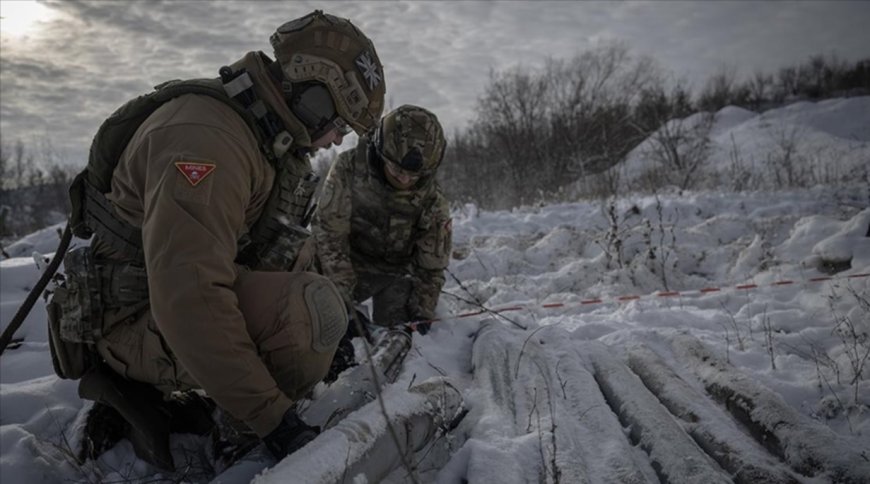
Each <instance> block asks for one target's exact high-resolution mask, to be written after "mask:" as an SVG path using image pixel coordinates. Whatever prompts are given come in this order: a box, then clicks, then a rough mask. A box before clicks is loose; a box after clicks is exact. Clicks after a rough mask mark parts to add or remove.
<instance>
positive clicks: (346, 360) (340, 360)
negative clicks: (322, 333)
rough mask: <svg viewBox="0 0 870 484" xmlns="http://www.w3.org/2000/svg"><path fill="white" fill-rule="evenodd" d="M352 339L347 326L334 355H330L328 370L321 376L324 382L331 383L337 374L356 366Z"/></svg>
mask: <svg viewBox="0 0 870 484" xmlns="http://www.w3.org/2000/svg"><path fill="white" fill-rule="evenodd" d="M352 323H353V321H351V324H352ZM352 339H353V335H352V334H351V331H350V328H348V329H347V332H346V333H345V334H344V336H343V337H342V338H341V341H339V342H338V348H336V350H335V356H333V357H332V364H331V365H329V371H328V372H327V373H326V377H324V378H323V381H324V382H326V383H332V382H334V381H335V380H336V379H337V378H338V375H340V374H341V372H343V371H344V370H347V369H348V368H350V367H352V366H356V357H355V355H354V349H353V343H352V342H351V340H352Z"/></svg>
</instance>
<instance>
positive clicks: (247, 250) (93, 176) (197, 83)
mask: <svg viewBox="0 0 870 484" xmlns="http://www.w3.org/2000/svg"><path fill="white" fill-rule="evenodd" d="M225 69H226V68H225ZM221 76H222V79H195V80H188V81H169V82H167V83H164V84H161V85H159V86H157V87H155V90H154V91H153V92H151V93H149V94H146V95H143V96H140V97H138V98H136V99H133V100H131V101H129V102H127V103H126V104H124V105H123V106H121V108H119V109H118V110H117V111H115V113H113V114H112V115H111V116H110V117H109V118H108V119H107V120H106V121H105V122H103V124H102V125H101V126H100V128H99V130H98V131H97V134H96V136H95V138H94V141H93V143H92V145H91V151H90V156H89V158H88V165H87V167H86V168H85V169H84V170H83V171H82V172H81V173H79V174H78V175H77V176H76V178H75V179H74V180H73V183H72V185H71V187H70V199H71V204H72V213H71V215H70V221H69V224H70V228H71V230H72V232H73V234H74V235H75V236H77V237H79V238H83V239H88V238H90V237H91V236H92V235H95V234H96V236H97V237H99V239H100V242H101V243H104V244H105V245H106V246H108V247H109V248H111V249H112V250H114V251H115V252H116V253H117V254H119V255H120V257H121V259H123V260H120V261H116V260H99V261H98V260H95V258H94V255H93V254H92V253H91V251H90V248H89V247H81V248H78V249H74V250H72V251H70V252H69V253H68V254H67V256H66V257H65V259H64V262H65V277H64V281H63V284H62V285H60V286H59V287H58V288H57V289H56V290H55V297H54V298H53V302H55V303H57V304H56V306H57V312H58V313H59V314H58V315H57V316H58V319H59V327H58V328H57V329H58V332H59V337H60V339H61V340H64V341H68V342H75V343H85V344H90V343H94V342H96V341H97V340H99V338H100V337H101V335H102V329H103V328H102V314H103V311H104V310H106V309H119V308H124V309H129V312H131V313H133V312H135V311H140V310H141V309H144V308H145V307H147V306H148V281H147V274H146V273H145V264H144V253H143V250H142V233H141V230H140V229H139V228H137V227H135V226H133V225H131V224H130V223H128V222H126V221H125V220H123V219H122V218H120V217H119V216H118V215H117V214H116V213H115V210H114V207H113V206H112V204H111V203H110V202H109V200H108V199H107V198H106V193H108V192H109V191H110V190H111V180H112V175H113V172H114V170H115V168H116V167H117V164H118V161H119V160H120V158H121V154H122V152H123V151H124V149H125V147H126V146H127V144H128V143H129V142H130V140H131V139H132V137H133V135H134V133H135V132H136V130H137V129H138V128H139V126H140V125H141V124H142V123H143V122H144V121H145V119H146V118H148V116H150V115H151V114H152V113H154V111H156V110H157V108H159V107H160V106H161V105H163V104H164V103H166V102H168V101H169V100H171V99H174V98H176V97H178V96H182V95H185V94H200V95H206V96H210V97H212V98H215V99H218V100H220V101H221V102H223V103H225V104H226V105H228V106H230V107H231V108H232V109H233V110H234V111H235V112H236V113H238V114H239V116H241V117H242V119H244V120H245V122H246V124H247V125H248V126H249V127H250V129H251V131H252V132H253V133H254V135H255V136H256V139H257V141H258V143H259V145H260V151H261V152H262V153H263V155H264V156H265V157H266V158H267V159H268V160H269V162H270V164H272V165H273V167H274V169H275V181H274V184H273V186H272V190H271V192H270V194H269V198H268V200H267V201H266V204H265V206H264V208H263V212H262V214H261V215H260V217H259V218H258V219H257V221H256V222H255V223H254V224H253V226H252V227H251V229H250V231H249V232H248V233H247V234H245V235H243V236H242V238H241V239H240V240H239V243H238V247H239V249H238V253H237V255H236V262H237V263H239V264H242V265H245V266H247V267H249V268H251V269H253V270H262V271H286V270H290V268H291V267H292V266H293V264H294V262H295V260H296V256H297V255H298V254H299V251H300V250H301V249H302V247H303V245H304V244H305V242H306V241H307V240H308V239H309V237H310V232H309V231H308V229H306V228H305V227H306V226H307V225H308V222H309V220H310V217H311V213H312V212H313V208H314V207H313V204H312V198H313V195H314V191H315V188H316V186H317V182H318V180H319V177H317V176H316V175H315V174H314V173H313V172H312V171H311V165H310V162H309V161H308V158H307V155H306V156H302V157H297V156H293V155H292V154H291V153H290V152H289V150H288V149H287V148H288V147H289V146H290V144H291V142H292V138H289V134H288V133H287V132H286V131H283V129H280V128H281V125H280V123H279V122H278V121H277V116H276V115H275V114H274V113H272V112H271V111H269V110H267V109H266V107H265V104H264V103H263V102H262V101H261V100H258V99H257V98H256V97H255V96H254V95H253V90H252V89H251V87H252V86H253V84H252V83H251V81H250V77H249V76H248V75H247V74H246V73H245V72H244V71H243V70H242V71H240V72H239V73H236V75H235V77H233V75H232V73H229V74H228V73H227V72H225V71H224V70H223V69H222V72H221ZM231 96H232V97H231ZM240 98H241V101H240V100H239V99H240ZM288 138H289V139H288ZM280 147H283V149H280Z"/></svg>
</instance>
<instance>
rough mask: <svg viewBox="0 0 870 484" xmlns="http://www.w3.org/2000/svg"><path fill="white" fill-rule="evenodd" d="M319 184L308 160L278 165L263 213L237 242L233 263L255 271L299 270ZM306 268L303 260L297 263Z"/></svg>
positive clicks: (291, 159) (293, 160)
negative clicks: (236, 251)
mask: <svg viewBox="0 0 870 484" xmlns="http://www.w3.org/2000/svg"><path fill="white" fill-rule="evenodd" d="M319 181H320V177H318V176H317V175H316V174H314V172H312V171H309V164H308V162H307V160H299V159H297V158H290V159H288V160H286V162H284V163H281V164H279V165H278V168H277V170H276V173H275V184H274V185H273V186H272V191H271V192H270V193H269V199H268V200H267V201H266V206H265V207H264V208H263V213H262V214H261V215H260V218H259V219H257V222H256V223H254V226H253V227H251V231H250V232H249V233H248V234H245V235H244V236H242V239H241V240H240V241H239V247H240V249H239V254H238V256H237V257H236V263H238V264H241V265H244V266H247V267H250V268H251V269H253V270H257V271H289V270H291V269H292V268H294V266H295V267H298V266H299V265H298V264H297V261H298V260H299V259H300V256H304V254H303V251H304V249H305V246H306V244H308V243H310V240H311V231H310V230H308V228H307V227H308V223H309V222H310V221H311V216H312V214H313V213H314V208H315V205H316V204H315V203H313V199H314V191H315V190H316V188H317V183H318V182H319ZM299 262H300V263H302V265H305V261H299Z"/></svg>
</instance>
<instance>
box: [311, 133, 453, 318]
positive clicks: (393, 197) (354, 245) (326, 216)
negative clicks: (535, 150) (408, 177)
mask: <svg viewBox="0 0 870 484" xmlns="http://www.w3.org/2000/svg"><path fill="white" fill-rule="evenodd" d="M421 184H422V186H420V187H415V188H414V189H412V190H406V191H400V190H396V189H395V188H393V187H392V186H391V185H390V184H389V183H388V182H387V180H386V179H385V178H384V174H383V168H382V166H381V163H380V161H379V160H378V159H377V157H376V156H373V155H371V154H370V150H369V140H368V138H367V137H361V138H360V141H359V144H358V145H357V148H355V149H353V150H350V151H347V152H344V153H342V154H341V155H339V157H338V159H337V160H336V161H335V163H334V164H333V165H332V168H331V169H330V171H329V175H327V177H326V182H325V183H324V186H323V194H322V196H321V204H320V206H319V208H318V211H317V213H316V215H315V217H314V223H313V229H312V231H313V233H314V237H315V240H316V242H317V251H318V257H319V259H320V263H321V265H322V267H323V271H324V274H326V275H327V276H328V277H330V278H331V279H332V281H333V282H334V283H335V284H336V285H337V286H338V288H339V290H341V292H342V295H343V296H344V298H345V301H347V302H351V301H353V290H354V287H355V286H356V274H357V273H360V272H374V273H383V274H408V275H410V276H411V278H412V282H413V292H412V296H411V300H410V301H409V307H408V308H407V309H408V312H409V314H412V315H415V316H418V317H423V318H432V317H434V312H435V306H436V304H437V303H438V296H439V294H440V292H441V287H442V286H443V285H444V269H445V268H446V267H447V264H448V263H449V261H450V251H451V235H452V232H451V229H452V227H451V219H450V211H449V208H448V205H447V200H446V199H445V198H444V196H443V195H442V194H441V189H440V187H439V186H438V184H437V182H436V181H435V180H434V179H430V180H422V181H421Z"/></svg>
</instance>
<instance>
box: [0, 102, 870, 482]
mask: <svg viewBox="0 0 870 484" xmlns="http://www.w3.org/2000/svg"><path fill="white" fill-rule="evenodd" d="M861 102H866V101H861ZM820 104H821V106H822V107H824V106H828V105H826V104H824V103H820ZM847 104H849V105H851V104H850V103H846V104H843V105H838V104H837V103H836V102H831V103H830V105H829V106H828V107H827V108H826V109H818V112H817V113H816V114H817V115H818V117H815V116H810V115H808V114H806V113H807V112H808V111H806V110H802V111H801V113H803V114H801V115H800V116H798V114H797V113H795V112H794V111H795V108H792V110H791V111H790V110H788V109H787V108H784V109H783V111H782V113H780V114H781V115H782V116H785V115H786V114H788V116H792V117H793V118H794V119H802V120H803V121H801V122H803V123H805V124H806V125H813V124H814V125H815V126H817V127H818V130H817V131H818V132H821V133H826V134H827V135H830V136H836V137H837V138H838V139H843V138H842V136H846V134H844V133H850V132H854V130H851V131H850V129H851V128H849V126H850V122H851V119H852V118H850V117H854V118H855V119H856V120H857V121H856V123H857V124H858V125H859V126H858V128H861V125H860V123H866V121H867V120H866V116H865V115H864V113H866V112H867V111H866V110H865V111H862V110H860V109H851V108H849V109H847V106H846V105H847ZM844 106H846V107H844ZM816 108H819V106H816ZM814 109H815V108H814ZM789 113H790V114H789ZM831 113H840V115H842V116H844V117H845V118H841V117H839V115H834V114H831ZM725 114H727V116H723V119H725V118H727V119H728V120H729V123H730V124H729V125H728V126H727V127H726V125H725V124H723V125H722V126H721V130H722V133H720V134H719V136H721V135H722V134H724V133H726V132H728V131H730V132H732V133H733V132H735V131H734V130H735V129H738V128H740V126H746V123H752V122H758V121H757V119H756V118H757V117H758V116H755V115H752V114H751V113H747V112H741V111H737V110H729V111H727V112H726V113H725ZM774 114H775V113H774ZM766 115H771V114H769V113H766ZM771 116H772V115H771ZM862 116H864V117H862ZM863 126H866V124H865V125H863ZM862 129H863V128H862ZM743 136H745V137H746V138H745V139H744V140H743V142H744V143H745V146H755V145H753V144H752V142H753V139H754V138H752V137H751V130H749V129H745V132H744V134H743ZM759 136H761V134H759ZM865 139H866V138H865ZM758 146H761V143H759V144H758ZM748 150H749V149H748V148H747V152H748ZM753 153H755V155H756V156H758V157H761V156H762V154H761V152H753ZM835 161H836V160H834V161H831V163H834V162H835ZM868 230H870V187H867V186H866V185H860V184H858V185H851V186H837V187H817V188H814V189H808V190H801V191H792V192H786V191H781V192H772V191H765V192H750V193H740V194H734V193H716V192H703V193H702V192H696V193H685V194H683V196H676V195H668V196H660V197H651V196H643V197H625V198H621V199H619V200H615V201H612V202H577V203H565V204H560V205H552V206H546V207H539V208H524V209H516V210H512V211H500V212H485V211H480V210H478V209H477V208H476V207H474V206H472V205H468V206H465V207H462V208H461V209H458V210H457V211H455V212H454V252H453V259H452V261H451V264H450V267H449V271H450V273H449V274H448V276H447V280H448V282H447V285H446V287H445V288H444V294H443V295H442V297H441V302H440V303H439V314H440V316H441V317H442V318H443V319H442V320H441V321H438V322H436V323H435V324H434V325H433V329H432V332H431V333H429V334H427V335H425V336H420V335H416V334H415V335H414V339H413V348H412V350H411V352H410V355H409V358H408V360H407V361H406V365H405V367H404V369H403V371H402V373H401V374H400V375H399V379H398V381H397V382H396V383H394V384H392V385H390V386H389V387H388V388H387V389H386V390H385V393H384V395H385V396H386V397H385V398H386V401H385V402H384V404H385V407H386V409H387V412H388V413H391V412H393V413H395V412H401V411H403V409H404V408H405V407H406V406H407V405H408V404H409V402H410V401H412V400H413V398H411V397H409V396H408V393H407V389H408V388H409V387H411V386H413V385H414V384H416V383H419V382H421V381H424V380H426V379H427V378H429V377H433V376H446V377H448V378H450V379H451V381H452V382H453V384H454V385H455V386H456V387H457V388H459V389H460V390H461V392H462V396H463V398H464V401H465V404H466V406H467V407H468V410H469V413H468V415H467V416H466V417H465V419H464V420H463V421H462V422H461V423H460V425H459V427H458V428H456V429H455V430H453V431H451V432H450V433H449V434H447V435H445V436H443V437H442V438H441V439H440V442H439V446H440V447H439V448H438V450H432V451H429V452H425V451H423V452H418V453H417V454H415V455H413V456H411V457H412V460H413V462H414V463H415V465H416V467H415V469H414V470H413V473H414V477H413V478H412V477H411V476H409V471H408V470H407V469H403V468H399V469H397V470H396V471H394V472H393V473H392V474H391V475H390V476H389V477H387V478H386V479H385V482H394V483H399V482H414V481H416V482H443V483H455V482H462V481H467V482H529V481H533V482H539V481H544V482H556V481H560V482H656V481H657V480H659V479H660V478H661V477H662V475H663V474H662V473H665V474H666V475H669V476H671V480H672V481H674V479H675V478H674V477H673V476H683V480H682V481H680V480H677V481H676V482H688V481H689V480H691V481H692V482H695V479H700V478H703V479H705V480H709V481H711V482H719V481H721V482H727V481H728V480H730V479H731V478H735V477H738V478H740V477H741V476H743V478H746V476H750V477H749V478H752V477H751V476H756V479H758V477H757V476H773V477H769V479H780V480H781V482H795V481H796V482H807V483H821V482H828V481H829V480H830V479H831V476H833V475H839V474H835V473H836V472H846V471H842V469H844V468H845V469H850V468H851V469H853V470H852V472H857V473H859V477H863V476H864V475H863V474H861V473H864V472H865V467H862V466H865V465H866V464H865V463H864V459H866V457H865V458H862V457H861V453H862V452H863V453H864V454H863V455H864V456H870V363H867V360H866V357H864V358H865V359H864V360H862V359H861V358H862V355H866V354H868V352H870V277H867V276H865V275H866V274H870V237H868V236H867V234H868ZM57 240H58V236H57V230H56V227H50V228H48V229H46V230H44V231H42V232H39V233H36V234H33V235H31V236H29V237H27V238H26V239H24V240H22V241H21V243H20V244H19V245H13V246H9V247H8V248H7V251H14V254H13V255H14V257H13V258H11V259H6V260H3V261H0V325H3V326H5V325H6V324H8V321H9V320H10V319H11V317H12V315H13V313H14V312H15V310H16V309H17V307H18V305H19V304H20V303H21V301H22V300H23V299H24V297H25V296H26V293H27V291H28V290H29V288H30V287H32V284H33V283H34V281H35V280H36V279H37V278H38V275H39V270H38V268H37V267H36V264H37V262H38V263H39V264H40V267H44V259H43V258H42V257H40V256H38V255H37V256H36V257H34V255H33V252H34V251H35V252H37V254H48V255H50V253H51V252H52V250H53V247H55V246H56V244H57ZM783 281H790V283H787V284H786V283H783ZM714 289H715V290H714ZM701 290H705V291H701ZM665 291H667V292H666V293H665V295H666V296H667V297H663V296H660V294H661V293H663V292H665ZM625 296H632V297H630V298H624V297H625ZM634 296H637V297H634ZM621 298H622V299H621ZM481 307H485V308H488V309H490V310H493V311H496V312H498V311H499V310H501V309H508V310H506V311H502V312H498V314H493V313H485V314H481V315H478V316H466V315H467V314H468V313H471V312H477V311H480V310H481ZM45 326H46V321H45V315H44V308H43V302H42V301H40V302H39V303H38V304H37V307H36V308H35V309H34V311H33V312H32V313H31V314H30V316H29V317H28V319H27V321H26V323H25V325H24V327H22V329H21V330H20V331H19V332H18V333H17V335H16V336H17V337H21V338H23V342H22V343H21V344H20V345H17V347H15V348H14V349H9V350H7V351H6V352H5V353H4V354H3V356H2V358H0V482H3V483H6V482H20V483H38V482H49V483H53V482H119V481H120V482H127V481H131V482H152V481H154V480H161V479H163V480H168V481H174V482H180V481H183V482H208V481H209V480H211V479H212V478H213V477H214V471H213V470H212V469H211V468H210V467H209V463H208V460H207V459H205V458H204V456H203V454H204V451H203V448H204V447H205V446H206V442H205V441H204V439H202V438H199V437H193V436H174V437H173V452H174V453H175V456H176V460H177V461H180V462H187V463H189V466H188V467H186V468H184V469H181V470H180V471H179V472H178V473H177V474H175V475H161V474H159V473H158V472H157V471H156V470H155V469H153V468H151V467H150V466H148V465H147V464H146V463H144V462H142V461H139V460H137V459H136V458H135V456H134V454H133V452H132V447H131V445H130V444H129V442H127V441H121V442H120V443H119V444H118V445H117V446H116V447H114V448H113V449H111V450H110V451H109V452H107V453H106V454H104V455H103V456H102V457H101V458H100V459H99V461H97V462H86V463H77V462H76V461H75V459H74V458H73V455H74V453H75V449H76V446H77V441H78V438H79V436H80V433H81V426H82V424H83V419H84V416H85V413H86V411H87V409H88V408H89V407H90V404H89V403H85V402H82V401H81V400H79V398H78V396H77V394H76V384H75V382H69V381H63V380H58V379H57V378H56V377H55V376H54V374H53V372H52V368H51V363H50V360H49V355H48V345H47V342H46V330H45ZM357 343H359V341H358V342H357ZM358 346H359V345H358ZM358 350H359V348H358ZM705 352H707V353H705ZM358 354H359V351H358ZM699 355H700V356H699ZM860 365H863V366H860ZM859 369H860V372H859V371H858V370H859ZM641 381H642V383H641ZM727 392H731V393H730V394H731V395H732V396H733V395H738V394H739V395H748V396H752V397H753V398H757V401H756V404H757V406H756V409H755V411H754V412H755V413H752V412H749V414H750V417H752V418H753V419H754V420H753V422H755V423H754V424H758V425H761V426H763V425H766V424H770V425H771V426H775V427H776V428H778V429H779V430H777V432H780V433H779V434H776V436H777V439H779V441H780V442H781V443H782V445H780V448H779V449H778V452H779V453H778V454H777V452H774V451H772V450H770V449H762V447H761V445H760V444H758V443H756V442H755V441H754V440H752V439H751V438H750V437H749V435H748V432H747V430H746V428H748V427H747V426H745V425H744V424H740V423H735V421H736V420H735V418H734V417H733V416H732V415H730V414H728V412H727V411H726V408H725V406H724V405H722V404H720V403H718V400H717V398H719V397H721V396H722V394H724V393H727ZM738 392H742V393H738ZM747 398H748V397H747ZM656 401H661V402H669V403H667V405H666V406H667V408H666V409H665V407H661V408H659V407H657V406H656V405H658V404H655V405H654V404H653V403H654V402H656ZM663 405H664V403H663ZM653 407H655V408H653ZM775 409H778V410H775ZM373 412H374V413H373ZM378 412H379V410H373V408H371V407H366V408H364V409H362V410H360V412H358V414H357V415H356V418H358V419H374V417H372V416H373V415H379V413H378ZM786 414H787V415H786ZM687 415H688V416H687ZM783 415H785V416H783ZM352 416H353V415H352ZM691 416H694V417H691ZM779 417H782V418H786V417H787V418H788V419H789V420H788V421H786V424H788V425H786V424H782V423H779V421H774V419H775V418H779ZM693 418H695V420H692V419H693ZM790 422H797V424H794V425H791V423H790ZM754 424H753V425H754ZM375 427H377V428H380V427H378V426H375ZM624 429H630V431H629V432H628V434H626V432H625V431H624ZM782 432H786V433H782ZM788 432H790V433H788ZM688 435H690V436H691V439H688V438H687V437H686V436H688ZM771 435H774V434H771ZM819 436H822V437H824V439H826V440H824V442H826V444H825V445H824V446H822V445H821V444H818V445H815V446H799V445H789V442H792V441H791V440H789V439H795V438H797V439H798V440H803V441H817V440H818V441H819V442H822V441H820V440H819ZM693 442H695V443H693ZM697 442H707V444H704V445H711V446H713V445H716V446H731V447H729V448H733V449H735V452H736V454H735V455H743V456H746V455H750V456H751V455H754V456H755V457H752V458H750V457H744V460H735V462H738V464H739V468H740V469H744V470H743V471H732V470H727V469H724V468H723V465H721V464H719V463H716V462H714V461H713V460H712V459H711V458H710V457H709V454H706V453H703V452H700V451H699V449H698V448H696V447H697V445H700V444H696V443H697ZM320 445H321V446H322V445H323V444H320ZM336 445H337V444H336ZM333 447H335V446H333ZM333 447H328V448H325V449H323V452H322V453H320V454H317V455H308V454H306V455H305V457H306V458H308V459H309V461H312V460H311V459H316V462H317V463H318V465H319V466H321V467H322V466H329V465H333V466H335V475H342V470H343V460H342V459H341V458H337V457H336V456H343V455H345V451H344V449H343V448H338V447H336V448H333ZM819 447H824V448H819ZM318 448H321V447H318ZM774 450H777V449H774ZM303 451H305V449H303ZM739 452H743V454H740V453H739ZM807 456H809V457H807ZM819 456H821V457H819ZM814 459H815V460H814ZM816 461H819V462H816ZM312 462H313V461H312ZM808 462H809V463H810V464H807V463H808ZM735 469H736V468H735ZM750 471H751V472H756V473H757V474H752V473H749V472H750ZM739 472H744V474H739ZM299 475H302V474H299V473H297V472H296V471H294V468H293V467H292V462H287V461H285V462H282V463H281V465H277V466H275V468H274V469H272V470H271V471H269V472H266V473H265V474H264V475H262V476H260V477H259V478H258V479H259V480H260V481H261V482H298V481H297V480H296V479H295V478H296V477H297V476H299ZM699 476H703V477H699ZM249 477H250V476H248V477H246V478H244V479H242V478H239V479H236V480H233V479H232V478H231V476H224V478H223V479H222V480H221V481H220V482H227V483H233V482H247V479H248V478H249ZM345 477H346V482H362V481H361V480H359V479H358V480H356V481H354V476H345ZM867 477H868V480H870V475H868V476H867ZM766 478H768V477H766ZM772 482H776V481H772Z"/></svg>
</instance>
